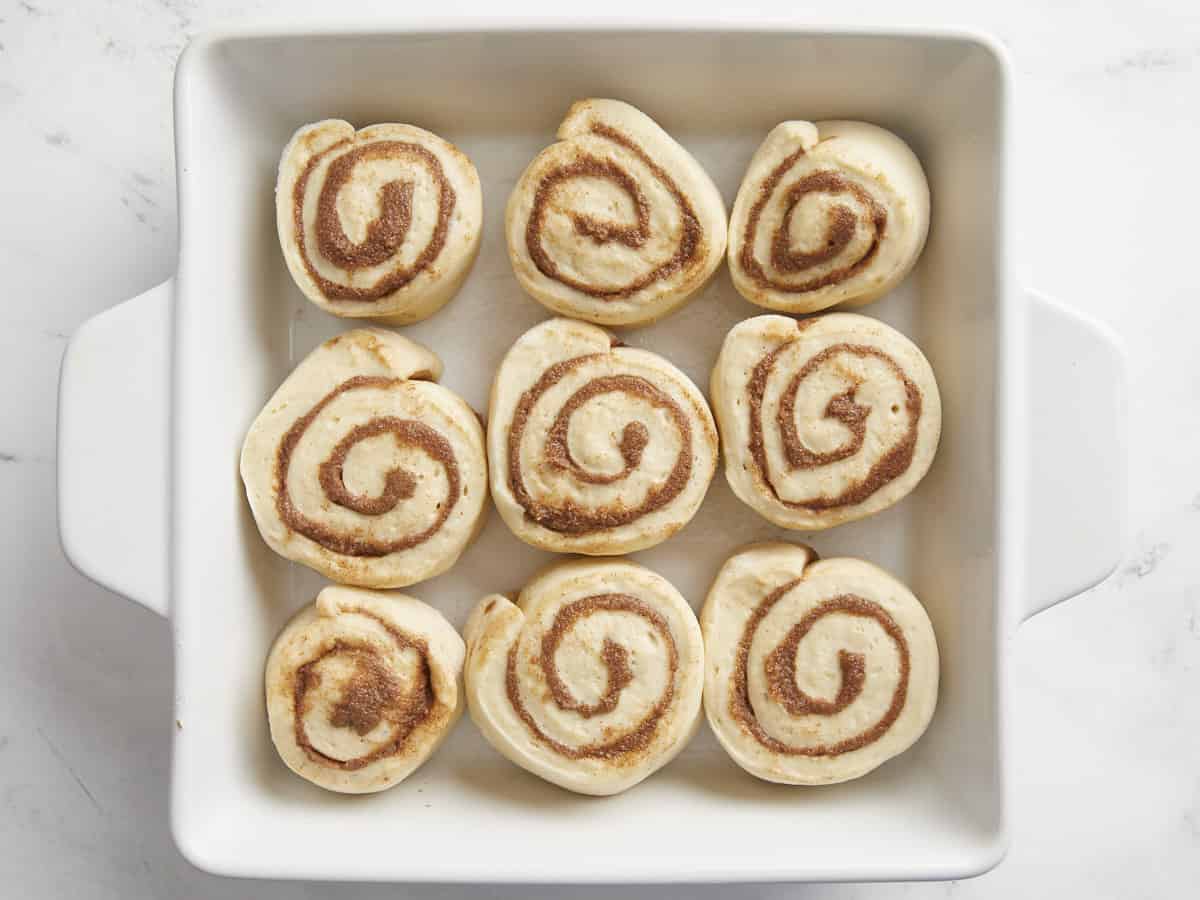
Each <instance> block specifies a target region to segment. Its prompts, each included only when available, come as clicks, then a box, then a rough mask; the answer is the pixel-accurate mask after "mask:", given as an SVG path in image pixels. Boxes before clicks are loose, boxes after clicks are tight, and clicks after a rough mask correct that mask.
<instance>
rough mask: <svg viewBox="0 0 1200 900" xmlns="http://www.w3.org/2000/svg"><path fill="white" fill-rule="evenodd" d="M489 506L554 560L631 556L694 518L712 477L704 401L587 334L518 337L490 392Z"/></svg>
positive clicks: (624, 350)
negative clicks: (551, 553) (561, 555)
mask: <svg viewBox="0 0 1200 900" xmlns="http://www.w3.org/2000/svg"><path fill="white" fill-rule="evenodd" d="M488 456H489V461H490V465H491V473H492V478H491V481H492V498H493V499H494V500H495V503H496V508H497V509H498V510H499V511H500V515H501V517H502V518H503V519H504V521H505V523H506V524H507V525H508V527H509V528H510V529H512V532H513V533H514V534H515V535H516V536H517V537H519V538H520V539H521V540H523V541H525V542H526V543H528V544H532V545H533V546H535V547H540V548H542V549H544V550H555V551H558V552H560V553H586V554H589V555H611V554H620V553H629V552H632V551H634V550H640V549H642V548H645V547H650V546H653V545H654V544H657V543H659V542H661V541H664V540H666V539H667V538H668V537H670V536H671V535H672V534H674V533H675V532H676V531H678V530H679V529H680V528H682V527H683V526H684V525H685V524H687V522H688V521H689V520H690V519H691V518H692V516H693V515H694V514H695V513H696V510H697V509H698V508H699V506H700V503H701V501H702V500H703V499H704V494H705V492H706V491H707V490H708V485H709V482H710V481H711V480H712V476H713V473H714V471H715V470H716V461H717V436H716V428H715V426H714V424H713V420H712V415H711V413H710V412H709V410H708V404H707V403H706V402H705V400H704V396H703V395H702V394H701V393H700V391H699V390H697V388H696V386H695V385H694V384H692V382H691V381H690V380H689V379H688V378H687V376H686V375H684V374H683V373H682V372H680V371H679V370H678V369H677V368H675V367H674V366H673V365H671V364H670V363H669V362H667V361H666V360H665V359H663V358H662V357H660V356H657V355H655V354H654V353H650V352H649V351H646V350H639V349H635V348H633V347H625V346H622V345H619V344H617V343H616V342H614V341H613V339H612V338H611V337H610V336H609V334H608V333H607V332H606V331H604V330H603V329H601V328H597V327H596V326H594V325H588V324H586V323H583V322H576V321H573V320H571V319H551V320H549V321H547V322H543V323H541V324H540V325H536V326H534V327H533V328H531V329H530V330H529V331H527V332H526V333H525V334H524V335H522V336H521V337H520V338H519V339H518V340H517V342H516V343H515V344H514V345H513V347H512V349H511V350H509V351H508V354H507V355H506V356H505V357H504V361H503V362H502V363H501V364H500V369H499V371H498V372H497V373H496V378H495V381H494V382H493V384H492V396H491V404H490V407H489V412H488Z"/></svg>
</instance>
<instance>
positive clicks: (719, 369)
mask: <svg viewBox="0 0 1200 900" xmlns="http://www.w3.org/2000/svg"><path fill="white" fill-rule="evenodd" d="M802 372H803V373H805V374H804V377H803V378H802V379H800V380H799V381H797V380H796V379H797V376H798V375H800V374H801V373H802ZM710 389H711V395H712V402H713V410H714V412H715V413H716V416H717V423H718V425H719V426H720V430H721V446H722V449H723V451H724V454H725V477H726V478H727V479H728V481H729V486H730V487H731V488H733V492H734V493H735V494H736V495H737V496H738V497H739V498H740V499H741V501H742V502H743V503H745V504H747V505H748V506H750V507H751V508H753V509H754V510H755V511H757V512H758V513H759V514H760V515H762V516H763V517H765V518H766V519H768V520H770V521H771V522H773V523H775V524H776V525H779V526H781V527H783V528H791V529H798V530H803V531H815V530H819V529H822V528H831V527H833V526H834V525H840V524H841V523H843V522H850V521H853V520H855V519H861V518H864V517H866V516H870V515H873V514H874V513H877V512H880V511H881V510H884V509H886V508H887V507H889V506H891V505H892V504H894V503H896V502H897V501H899V500H900V499H901V498H903V497H904V496H905V495H907V494H908V493H909V492H910V491H912V490H913V488H915V487H916V486H917V483H918V482H919V481H920V480H921V479H922V478H923V477H924V476H925V473H926V472H927V471H928V470H929V466H930V465H931V464H932V462H933V457H934V454H935V453H936V451H937V446H938V438H939V436H940V434H941V423H942V407H941V399H940V397H939V395H938V388H937V382H936V380H935V379H934V377H933V370H932V369H931V368H930V366H929V362H928V361H927V360H926V359H925V357H924V355H922V353H921V351H920V350H919V349H917V347H916V345H915V344H913V343H912V342H911V341H910V340H908V338H906V337H904V335H902V334H900V332H898V331H896V330H895V329H894V328H891V327H889V326H888V325H885V324H883V323H882V322H880V321H878V320H876V319H871V318H868V317H866V316H860V315H855V314H853V313H829V314H827V315H823V316H816V317H814V318H811V319H801V320H799V321H797V320H795V319H789V318H787V317H786V316H772V315H768V316H757V317H755V318H753V319H746V320H745V321H743V322H740V323H739V324H737V325H735V326H734V327H733V329H732V330H731V331H730V332H729V334H728V336H726V338H725V343H724V344H723V346H722V347H721V353H720V355H719V356H718V357H717V363H716V366H715V367H714V368H713V372H712V380H711V384H710ZM756 396H758V397H761V404H760V406H759V409H760V415H759V417H758V423H759V426H760V428H759V429H758V431H759V432H761V435H762V439H761V443H757V442H756V441H755V440H754V431H755V429H754V422H755V420H754V417H753V414H752V413H753V409H754V402H753V401H754V398H755V397H756ZM788 402H791V403H792V411H791V415H790V416H788V415H787V414H786V412H787V406H786V404H787V403H788ZM781 409H782V410H783V412H784V414H783V416H782V418H783V420H784V421H785V422H788V423H789V424H790V425H791V426H793V427H794V435H793V436H794V441H793V442H792V443H791V444H789V443H788V442H787V441H786V437H787V436H786V435H785V432H784V429H783V428H782V427H781V425H780V419H781ZM855 429H861V437H862V440H861V441H859V440H858V439H857V438H856V435H855ZM789 446H791V447H792V450H793V452H792V455H791V458H789V454H788V447H789ZM756 447H757V448H758V449H759V450H760V453H759V454H756V453H755V449H756ZM764 462H765V464H766V469H767V471H765V472H764V471H763V466H762V463H764Z"/></svg>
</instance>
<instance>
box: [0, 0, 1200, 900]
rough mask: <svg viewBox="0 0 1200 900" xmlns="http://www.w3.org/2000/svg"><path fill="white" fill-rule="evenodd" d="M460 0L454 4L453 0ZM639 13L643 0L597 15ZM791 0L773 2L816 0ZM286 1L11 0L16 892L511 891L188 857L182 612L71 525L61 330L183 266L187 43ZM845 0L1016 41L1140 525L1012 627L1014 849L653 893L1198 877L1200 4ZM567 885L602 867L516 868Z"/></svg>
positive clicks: (7, 704)
mask: <svg viewBox="0 0 1200 900" xmlns="http://www.w3.org/2000/svg"><path fill="white" fill-rule="evenodd" d="M459 5H460V4H457V3H453V2H442V3H439V4H438V10H437V12H438V13H439V14H443V15H449V14H451V13H453V12H454V10H455V8H456V7H458V6H459ZM621 5H627V6H628V7H630V8H632V9H637V8H638V7H639V6H641V7H644V3H643V4H639V3H629V4H620V3H606V4H605V8H606V9H611V8H614V7H617V6H621ZM526 6H528V7H530V8H531V9H532V8H534V6H533V4H526ZM546 6H547V8H549V7H550V4H546ZM769 6H770V7H771V9H770V10H769V11H770V12H771V13H772V14H774V15H776V16H778V15H788V14H791V15H796V10H797V9H798V8H799V7H796V6H794V5H793V6H789V5H788V4H784V3H776V4H770V5H769ZM248 7H249V10H247V8H248ZM359 7H362V9H361V10H360V9H359ZM730 7H731V8H732V7H733V5H732V4H731V5H730ZM337 8H338V12H339V14H343V15H350V16H353V17H354V18H356V19H358V20H360V21H368V20H369V16H370V15H371V14H372V11H373V13H374V14H376V15H378V14H385V15H391V16H392V17H393V18H394V17H395V16H397V15H401V14H403V12H404V8H403V7H402V6H400V5H397V4H395V3H394V2H392V3H376V4H364V3H358V2H353V0H339V3H338V4H337ZM679 8H680V9H687V8H691V7H690V5H687V4H683V3H680V4H679ZM285 12H286V15H287V16H288V17H289V20H291V21H294V20H295V18H296V16H297V13H296V10H295V5H294V4H285V3H284V2H282V0H270V2H259V3H243V2H232V0H230V2H226V0H212V2H209V0H132V2H124V3H117V2H105V3H94V4H88V5H83V4H75V3H70V2H66V0H18V2H10V0H5V2H3V3H0V122H2V123H3V134H4V142H3V146H2V148H0V157H2V158H3V164H0V197H3V201H4V206H3V213H0V268H2V270H3V272H4V274H5V278H6V279H7V283H8V285H9V287H8V289H7V296H8V297H9V300H8V301H7V302H5V303H4V304H3V305H2V306H0V317H2V320H3V328H2V329H0V360H2V362H0V369H2V370H3V383H4V384H5V386H6V389H5V390H4V391H2V392H0V497H3V502H4V506H5V508H6V509H8V510H9V512H8V514H7V515H6V516H4V517H3V519H2V520H0V571H2V572H3V573H4V582H5V584H7V588H6V589H5V590H4V591H3V594H2V596H0V606H2V608H3V621H4V628H3V632H2V636H0V648H2V651H0V682H2V683H3V685H4V687H3V689H0V846H2V847H3V851H2V852H0V883H2V884H4V885H5V889H4V890H3V891H2V893H4V894H6V895H9V896H14V897H42V898H51V897H60V896H61V897H68V896H69V897H113V898H121V900H135V898H141V897H180V896H187V897H242V896H253V897H256V898H267V897H277V896H278V897H282V896H336V897H346V898H351V897H353V898H359V897H395V896H407V895H410V894H411V895H414V896H434V897H459V896H469V897H482V896H489V897H490V896H496V895H497V893H496V892H495V891H492V890H487V889H472V890H465V889H462V888H450V887H444V888H422V889H411V890H409V889H404V888H399V887H395V886H370V885H357V886H355V885H349V886H344V887H334V886H329V885H302V884H285V883H278V884H252V883H249V882H239V881H230V880H223V879H219V878H215V877H211V876H208V875H204V874H201V873H199V872H197V871H195V870H194V869H192V868H191V867H190V866H189V865H188V864H187V863H186V862H184V860H183V859H182V858H181V857H180V856H179V854H178V853H177V852H176V851H175V849H174V847H173V846H172V844H171V841H170V837H169V834H168V828H167V772H168V767H169V737H170V734H169V732H170V722H171V657H170V645H169V639H168V627H167V624H166V623H165V622H164V621H163V620H161V619H159V618H157V617H155V616H153V615H152V614H150V613H148V612H146V611H145V610H142V609H140V608H137V607H135V606H133V605H132V604H128V603H125V602H123V601H122V600H120V599H119V598H117V597H114V596H113V595H111V594H109V593H107V592H106V591H104V590H102V589H100V588H98V587H96V586H94V585H92V584H90V583H89V582H87V581H85V580H84V579H83V578H81V577H80V576H79V575H77V574H76V573H75V572H74V571H73V570H72V569H71V568H70V566H69V565H68V564H67V562H66V560H65V558H64V557H63V555H62V552H61V550H60V549H59V545H58V538H57V531H56V523H55V516H54V508H55V465H54V463H55V389H56V385H57V380H58V366H59V360H60V358H61V355H62V351H63V348H64V346H65V342H66V339H67V337H68V336H69V335H70V333H71V332H72V331H73V330H74V329H75V328H76V327H77V326H78V325H79V324H80V323H81V322H83V321H84V320H85V319H87V318H88V317H89V316H92V315H94V314H96V313H97V312H100V311H101V310H103V309H105V308H107V307H109V306H112V305H113V304H115V303H117V302H119V301H121V300H125V299H127V298H129V297H132V296H133V295H135V294H137V293H139V292H140V291H142V290H143V289H145V288H147V287H150V286H151V285H153V284H155V283H157V282H159V281H161V280H162V279H164V278H166V277H167V276H168V275H170V274H171V272H172V270H173V268H174V266H175V249H176V248H175V226H176V217H175V189H174V169H173V166H174V163H173V152H172V126H171V77H172V70H173V67H174V65H175V60H176V58H177V56H178V54H179V52H180V50H181V49H182V48H183V46H184V44H185V43H186V42H187V39H188V36H189V35H192V34H195V33H197V32H199V31H202V30H204V29H207V28H210V27H212V26H214V25H217V24H221V23H227V22H231V21H237V20H239V19H240V18H242V17H244V16H245V15H248V14H252V15H254V17H255V18H271V17H272V16H274V17H276V19H278V18H279V17H282V16H283V15H285ZM662 12H663V14H664V15H665V14H666V10H663V11H662ZM744 14H746V13H743V15H744ZM326 15H328V13H327V14H326ZM836 16H837V18H838V19H839V20H840V21H842V22H860V23H880V22H884V23H889V22H890V23H897V24H898V23H904V24H949V23H953V24H963V25H970V26H975V27H980V28H984V29H987V30H989V31H991V32H993V33H994V34H996V35H997V36H998V37H999V38H1000V39H1001V40H1002V41H1003V42H1004V43H1005V44H1007V45H1008V47H1009V49H1010V50H1011V53H1012V57H1013V60H1014V63H1015V68H1016V75H1017V97H1016V122H1015V128H1016V136H1017V159H1016V177H1015V178H1014V179H1013V185H1014V189H1015V191H1016V199H1017V210H1018V222H1017V226H1018V234H1017V246H1016V259H1017V261H1018V264H1019V274H1020V276H1021V277H1022V279H1023V280H1024V281H1025V282H1026V283H1027V284H1029V285H1031V286H1033V287H1036V288H1038V289H1040V290H1042V291H1044V292H1046V293H1049V294H1051V295H1054V296H1057V297H1059V298H1061V299H1063V300H1064V301H1067V302H1069V303H1071V304H1074V305H1076V306H1078V307H1080V308H1081V309H1084V310H1086V311H1088V312H1089V313H1091V314H1093V315H1095V316H1096V317H1098V318H1100V319H1102V320H1104V321H1106V322H1107V323H1109V324H1110V325H1112V326H1113V328H1114V329H1115V330H1116V331H1117V332H1118V333H1119V334H1120V335H1122V337H1123V339H1124V341H1125V345H1126V348H1127V350H1128V354H1129V367H1130V376H1131V382H1132V383H1131V385H1130V396H1131V399H1132V403H1131V407H1132V408H1131V427H1132V433H1131V439H1130V447H1131V453H1132V487H1133V496H1132V500H1131V515H1132V529H1131V530H1132V533H1133V534H1134V538H1133V544H1132V546H1130V548H1129V554H1128V558H1127V560H1126V561H1125V563H1124V564H1123V565H1122V568H1121V569H1120V571H1119V572H1118V574H1117V575H1116V576H1115V577H1114V578H1113V579H1111V580H1110V581H1109V582H1108V583H1107V584H1106V585H1104V586H1102V587H1100V588H1098V589H1096V590H1094V591H1092V592H1091V593H1089V594H1087V595H1085V596H1082V597H1079V598H1076V599H1075V600H1073V601H1071V602H1068V603H1066V604H1064V605H1062V606H1060V607H1058V608H1056V609H1054V610H1052V611H1050V612H1048V613H1046V614H1044V615H1042V616H1039V617H1038V618H1036V619H1034V620H1033V621H1031V622H1029V623H1027V624H1026V625H1025V626H1023V627H1022V628H1021V629H1020V631H1019V633H1018V634H1017V635H1016V637H1015V638H1014V639H1013V642H1012V647H1011V652H1012V654H1013V670H1014V672H1015V677H1014V684H1013V689H1014V691H1013V698H1012V700H1013V702H1012V707H1011V709H1012V711H1013V716H1012V719H1011V721H1010V725H1011V727H1012V730H1013V734H1014V740H1013V744H1012V747H1013V752H1014V765H1013V770H1012V771H1013V774H1014V778H1013V781H1014V787H1013V813H1012V827H1013V846H1012V850H1011V851H1010V853H1009V856H1008V859H1007V860H1006V861H1005V862H1004V863H1003V864H1002V865H1001V866H1000V867H999V868H998V869H996V870H995V871H993V872H991V873H989V874H988V875H985V876H983V877H981V878H978V879H975V880H972V881H968V882H962V883H947V884H925V885H874V886H870V885H842V886H814V887H785V886H776V887H764V888H746V889H741V890H738V891H736V892H735V891H734V890H732V889H729V888H713V889H708V890H699V891H697V890H693V889H686V890H670V889H663V890H660V891H654V892H649V891H638V892H631V893H633V894H636V895H639V896H640V895H642V894H652V895H653V896H656V897H663V898H667V897H675V896H678V897H684V896H687V897H695V896H701V897H713V898H715V897H718V896H722V897H723V896H732V895H734V894H735V893H736V895H737V896H744V897H758V896H770V897H800V896H804V897H808V896H820V897H825V896H829V897H839V898H846V897H893V896H899V895H904V896H910V895H911V896H930V895H932V896H944V895H955V896H962V897H982V898H991V897H996V898H999V897H1009V896H1013V895H1014V894H1015V893H1017V892H1018V891H1020V892H1022V893H1025V894H1031V895H1033V896H1053V895H1057V896H1072V897H1073V896H1087V897H1089V898H1095V900H1102V898H1124V897H1130V896H1139V897H1149V896H1155V897H1181V896H1185V895H1193V894H1194V892H1195V890H1196V884H1197V883H1200V703H1198V702H1197V696H1198V694H1197V688H1198V685H1200V554H1198V553H1196V552H1195V549H1194V548H1195V547H1196V546H1197V543H1196V542H1197V541H1198V540H1200V467H1198V466H1197V460H1198V458H1200V415H1197V413H1196V410H1197V401H1196V397H1197V394H1198V393H1200V365H1198V364H1197V359H1198V358H1200V353H1198V350H1197V338H1196V334H1197V329H1198V327H1200V289H1198V288H1197V286H1196V284H1197V282H1196V279H1195V278H1194V277H1190V276H1188V275H1187V274H1186V272H1187V271H1188V266H1190V265H1193V264H1194V260H1195V258H1196V254H1197V251H1196V248H1195V243H1196V239H1197V234H1198V233H1200V232H1198V226H1197V216H1196V208H1197V200H1200V191H1198V189H1197V187H1196V178H1195V174H1194V171H1195V167H1196V160H1197V158H1198V157H1200V116H1198V115H1197V109H1200V7H1198V6H1197V5H1196V4H1194V3H1189V2H1186V0H1150V2H1146V0H1136V2H1135V0H1114V2H1111V3H1106V4H1103V5H1102V6H1100V5H1095V4H1090V3H1086V2H1063V0H1060V2H1053V3H1047V2H1045V0H1009V2H1005V3H991V4H988V8H986V9H978V10H972V9H970V8H968V7H967V6H966V5H964V4H962V3H961V2H949V0H910V2H909V3H906V4H904V12H903V19H900V18H898V17H897V13H896V7H895V5H894V4H890V3H886V2H883V0H865V2H855V3H844V4H840V5H839V7H838V8H837V10H836ZM821 18H822V19H830V18H831V16H830V15H829V14H827V15H825V16H823V17H821ZM808 21H811V19H808ZM1189 548H1193V549H1190V550H1189ZM10 892H11V893H10ZM502 893H507V892H502ZM568 893H570V894H571V895H572V896H575V895H578V896H580V897H583V896H599V895H600V894H601V891H600V890H590V891H571V892H566V891H561V890H555V889H545V890H539V891H524V890H522V891H512V892H511V894H512V896H535V897H558V896H564V895H565V894H568Z"/></svg>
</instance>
